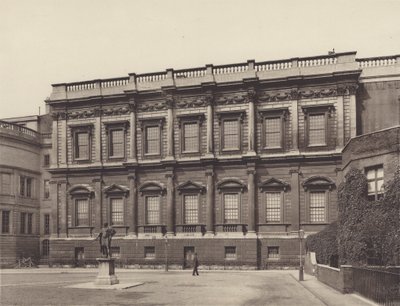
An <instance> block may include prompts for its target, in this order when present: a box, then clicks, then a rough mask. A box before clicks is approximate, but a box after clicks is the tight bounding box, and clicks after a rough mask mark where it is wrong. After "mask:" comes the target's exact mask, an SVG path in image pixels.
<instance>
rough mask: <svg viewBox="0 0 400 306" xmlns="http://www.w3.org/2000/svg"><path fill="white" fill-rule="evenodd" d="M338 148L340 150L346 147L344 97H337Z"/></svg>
mask: <svg viewBox="0 0 400 306" xmlns="http://www.w3.org/2000/svg"><path fill="white" fill-rule="evenodd" d="M336 114H337V146H338V147H339V148H343V147H344V105H343V96H338V97H337V107H336Z"/></svg>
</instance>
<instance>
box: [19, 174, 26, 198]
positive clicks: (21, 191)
mask: <svg viewBox="0 0 400 306" xmlns="http://www.w3.org/2000/svg"><path fill="white" fill-rule="evenodd" d="M19 194H20V195H21V196H25V194H26V193H25V177H24V176H20V177H19Z"/></svg>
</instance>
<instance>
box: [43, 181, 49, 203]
mask: <svg viewBox="0 0 400 306" xmlns="http://www.w3.org/2000/svg"><path fill="white" fill-rule="evenodd" d="M43 196H44V198H45V199H48V198H50V181H49V180H44V181H43Z"/></svg>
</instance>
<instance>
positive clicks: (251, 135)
mask: <svg viewBox="0 0 400 306" xmlns="http://www.w3.org/2000/svg"><path fill="white" fill-rule="evenodd" d="M247 95H248V104H249V110H248V112H249V126H248V139H249V140H248V152H247V154H249V155H255V154H256V153H255V143H256V133H255V100H256V92H255V90H254V89H250V90H249V91H248V94H247Z"/></svg>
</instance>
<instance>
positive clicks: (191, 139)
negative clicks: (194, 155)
mask: <svg viewBox="0 0 400 306" xmlns="http://www.w3.org/2000/svg"><path fill="white" fill-rule="evenodd" d="M183 137H184V141H183V151H184V152H198V151H199V125H198V124H197V122H188V123H184V124H183Z"/></svg>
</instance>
